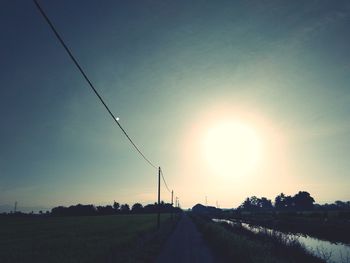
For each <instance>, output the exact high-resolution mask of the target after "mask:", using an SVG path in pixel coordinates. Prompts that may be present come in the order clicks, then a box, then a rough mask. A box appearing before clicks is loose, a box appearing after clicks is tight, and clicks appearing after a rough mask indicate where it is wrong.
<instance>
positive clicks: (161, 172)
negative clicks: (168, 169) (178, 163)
mask: <svg viewBox="0 0 350 263" xmlns="http://www.w3.org/2000/svg"><path fill="white" fill-rule="evenodd" d="M160 174H161V176H162V178H163V182H164V185H165V187H166V189H167V190H168V192H169V193H171V190H170V189H169V187H168V185H167V183H166V181H165V178H164V175H163V171H162V169H160Z"/></svg>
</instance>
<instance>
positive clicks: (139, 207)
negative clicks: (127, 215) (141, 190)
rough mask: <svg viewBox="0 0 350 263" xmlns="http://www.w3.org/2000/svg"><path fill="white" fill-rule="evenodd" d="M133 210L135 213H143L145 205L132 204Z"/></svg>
mask: <svg viewBox="0 0 350 263" xmlns="http://www.w3.org/2000/svg"><path fill="white" fill-rule="evenodd" d="M131 211H132V212H133V213H142V212H143V206H142V205H141V204H140V203H136V204H134V205H133V206H132V208H131Z"/></svg>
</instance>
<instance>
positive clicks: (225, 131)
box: [203, 122, 261, 176]
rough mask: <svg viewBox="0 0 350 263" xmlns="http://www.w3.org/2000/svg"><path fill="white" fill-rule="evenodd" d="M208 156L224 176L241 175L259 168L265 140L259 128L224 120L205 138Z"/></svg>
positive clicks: (211, 164)
mask: <svg viewBox="0 0 350 263" xmlns="http://www.w3.org/2000/svg"><path fill="white" fill-rule="evenodd" d="M203 148H204V154H205V158H206V159H207V161H208V162H209V164H210V166H211V167H212V168H213V169H214V170H215V171H216V172H219V173H220V174H222V175H227V176H240V175H244V174H246V173H247V172H250V171H252V170H253V169H254V168H256V166H257V163H258V161H259V159H260V157H261V142H260V139H259V137H258V136H257V134H256V133H255V131H254V130H253V129H251V128H249V127H248V126H245V125H244V124H241V123H238V122H221V123H218V124H217V125H216V126H214V127H213V128H211V129H210V130H209V131H208V133H207V134H206V136H205V137H204V141H203Z"/></svg>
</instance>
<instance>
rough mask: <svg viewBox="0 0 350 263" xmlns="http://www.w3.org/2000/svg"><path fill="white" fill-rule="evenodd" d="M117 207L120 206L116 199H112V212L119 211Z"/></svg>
mask: <svg viewBox="0 0 350 263" xmlns="http://www.w3.org/2000/svg"><path fill="white" fill-rule="evenodd" d="M119 208H120V204H119V203H117V202H116V201H114V203H113V209H114V212H115V213H118V212H119Z"/></svg>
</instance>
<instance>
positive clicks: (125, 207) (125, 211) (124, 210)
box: [120, 204, 130, 214]
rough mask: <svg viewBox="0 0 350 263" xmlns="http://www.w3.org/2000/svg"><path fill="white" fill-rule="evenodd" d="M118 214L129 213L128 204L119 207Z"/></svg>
mask: <svg viewBox="0 0 350 263" xmlns="http://www.w3.org/2000/svg"><path fill="white" fill-rule="evenodd" d="M120 212H122V213H124V214H127V213H129V212H130V207H129V205H128V204H124V205H121V207H120Z"/></svg>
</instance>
